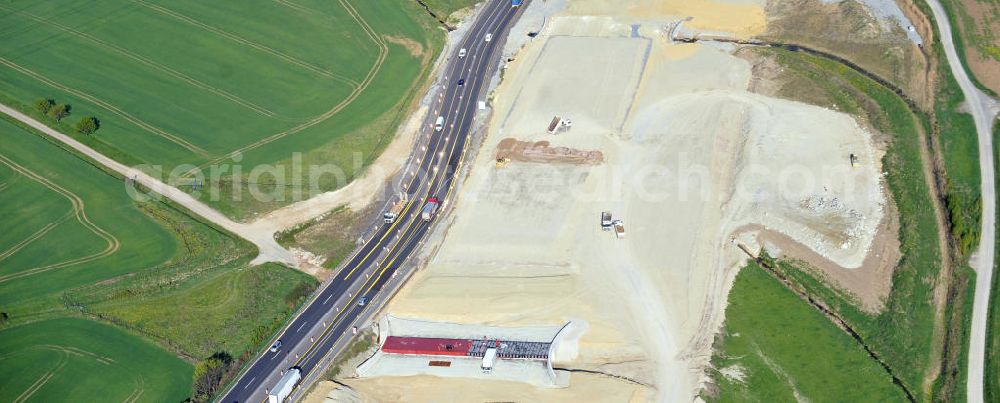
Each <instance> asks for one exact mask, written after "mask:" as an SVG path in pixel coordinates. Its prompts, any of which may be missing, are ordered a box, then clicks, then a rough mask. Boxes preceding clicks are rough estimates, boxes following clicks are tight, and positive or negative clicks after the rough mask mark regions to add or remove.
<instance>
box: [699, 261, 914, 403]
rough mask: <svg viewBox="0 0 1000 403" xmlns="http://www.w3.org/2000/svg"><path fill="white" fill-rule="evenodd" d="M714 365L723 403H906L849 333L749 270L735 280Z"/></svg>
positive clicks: (759, 271) (753, 267) (765, 276)
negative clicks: (795, 402) (791, 402)
mask: <svg viewBox="0 0 1000 403" xmlns="http://www.w3.org/2000/svg"><path fill="white" fill-rule="evenodd" d="M713 366H714V367H715V368H717V369H720V370H722V371H724V372H730V374H732V373H739V374H741V376H742V379H739V378H737V377H733V375H729V376H728V377H727V376H725V375H723V373H713V377H714V379H715V383H716V387H717V388H718V396H715V397H714V399H710V400H717V401H720V402H747V401H758V402H781V401H796V400H797V401H844V402H851V401H854V402H857V401H878V402H891V401H905V400H906V396H905V395H904V394H903V392H902V391H901V390H900V389H899V388H898V387H896V386H895V385H893V384H892V379H891V378H890V377H889V375H887V374H886V373H885V371H884V370H883V369H882V367H880V366H879V365H878V364H877V363H876V362H875V361H873V360H871V359H870V358H869V357H868V354H867V353H866V352H865V351H864V349H862V348H861V346H859V345H858V344H857V343H856V342H855V341H854V340H853V339H852V338H851V337H850V336H849V335H848V334H847V333H845V332H843V331H841V330H840V329H838V328H837V327H836V326H834V325H833V324H832V323H831V322H830V320H829V319H827V318H825V317H824V316H823V315H822V314H821V313H820V312H819V311H817V310H816V309H814V308H813V307H811V306H809V305H808V304H807V303H806V302H805V301H803V300H801V299H799V297H798V296H797V295H795V294H794V293H792V292H791V291H789V290H788V289H787V288H785V286H784V285H782V284H781V283H779V282H778V280H776V279H774V278H772V277H771V276H770V275H769V274H768V273H767V272H766V271H764V269H762V268H760V267H759V266H758V265H757V264H755V263H751V264H750V265H749V266H748V267H745V268H743V269H742V270H741V271H740V273H739V274H738V275H737V276H736V282H735V284H734V285H733V289H732V291H731V292H730V294H729V305H728V306H727V307H726V324H725V333H724V334H723V335H722V336H720V338H719V339H718V341H717V342H716V356H715V357H714V358H713Z"/></svg>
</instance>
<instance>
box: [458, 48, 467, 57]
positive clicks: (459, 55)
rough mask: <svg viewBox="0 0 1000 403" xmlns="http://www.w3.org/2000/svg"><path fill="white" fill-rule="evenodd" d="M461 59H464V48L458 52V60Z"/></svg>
mask: <svg viewBox="0 0 1000 403" xmlns="http://www.w3.org/2000/svg"><path fill="white" fill-rule="evenodd" d="M463 57H465V48H462V49H459V50H458V58H459V59H461V58H463Z"/></svg>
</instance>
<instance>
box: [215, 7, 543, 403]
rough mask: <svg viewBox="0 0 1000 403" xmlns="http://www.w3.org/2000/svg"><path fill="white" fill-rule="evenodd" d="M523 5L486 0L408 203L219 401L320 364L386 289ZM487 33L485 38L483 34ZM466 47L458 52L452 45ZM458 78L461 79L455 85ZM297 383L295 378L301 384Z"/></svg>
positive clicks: (449, 167) (260, 395) (254, 398)
mask: <svg viewBox="0 0 1000 403" xmlns="http://www.w3.org/2000/svg"><path fill="white" fill-rule="evenodd" d="M522 8H523V6H522V7H511V2H510V0H491V1H490V2H489V3H488V4H487V5H486V6H485V8H484V9H483V10H482V11H481V13H480V14H479V16H478V17H477V18H476V20H475V21H474V22H473V24H472V25H471V26H470V27H469V29H468V32H467V34H466V36H465V37H464V38H463V39H462V41H461V42H460V43H459V44H458V46H456V47H455V51H454V52H453V54H452V55H451V56H450V57H449V60H448V64H447V66H446V73H445V76H444V80H443V81H441V84H442V86H443V89H442V91H440V93H439V94H438V97H437V98H436V99H435V100H434V108H433V110H434V113H432V114H431V115H430V116H428V117H427V119H426V122H425V123H426V124H425V125H424V128H423V129H422V132H421V135H426V136H429V139H428V141H426V142H421V141H418V142H417V146H416V147H417V148H416V149H415V150H414V156H415V158H411V164H410V165H408V166H407V168H406V171H404V173H403V176H402V178H401V180H400V184H401V187H402V189H400V190H401V191H402V192H404V193H405V194H406V195H407V200H408V202H407V204H406V205H405V207H404V208H403V211H402V212H401V213H400V216H399V218H397V219H396V221H395V222H394V223H392V224H385V225H382V226H381V227H380V228H378V229H377V230H376V231H375V233H374V235H373V236H372V237H371V238H370V239H369V240H368V242H366V243H365V244H363V245H362V246H361V247H360V248H359V249H358V250H357V251H356V252H355V254H354V255H353V256H352V257H351V258H350V260H349V261H348V263H347V264H346V265H345V266H344V267H343V269H342V270H341V271H340V272H339V273H338V275H337V276H336V277H335V278H333V279H332V280H331V281H329V282H327V283H325V285H324V286H323V288H322V289H321V290H319V291H318V292H317V293H316V294H315V295H314V297H313V298H312V299H311V300H310V301H309V302H307V304H308V305H307V306H306V307H305V308H304V309H302V310H300V313H299V315H298V316H297V317H296V318H295V319H294V320H292V322H291V323H290V324H289V325H288V326H286V327H285V329H284V330H283V331H282V332H281V334H279V336H278V337H277V338H276V339H278V340H281V341H282V346H281V348H280V350H279V351H278V352H277V353H272V352H270V351H268V350H265V351H264V352H262V353H261V354H259V355H258V356H257V357H256V358H255V360H254V361H253V363H252V364H251V365H250V366H249V368H247V369H246V370H245V371H244V372H243V373H242V374H241V375H240V377H239V378H238V379H237V380H236V381H235V382H233V383H232V384H231V385H230V387H229V389H228V390H227V391H226V393H225V394H224V395H223V396H222V398H221V399H220V401H221V402H259V401H262V400H266V390H269V389H270V388H272V387H273V386H274V384H275V383H276V382H277V380H278V379H279V378H280V376H281V374H282V373H283V372H284V371H286V370H288V369H289V368H290V367H293V366H294V367H298V368H300V369H301V371H302V375H303V378H307V377H308V375H309V374H310V372H312V371H314V370H322V369H323V368H320V367H319V364H320V361H321V360H322V359H323V357H324V356H326V355H327V354H328V353H329V352H330V350H331V348H333V347H334V346H335V345H343V344H344V343H338V342H340V341H342V339H343V338H348V337H351V335H352V332H351V329H350V327H351V326H352V323H355V321H356V320H357V319H358V318H359V317H361V316H363V315H372V314H373V312H372V310H373V309H371V308H372V307H370V306H369V305H370V304H365V305H361V304H360V303H359V302H360V301H362V299H364V300H365V301H375V300H376V298H377V297H381V296H384V295H391V294H392V292H393V291H394V290H392V289H389V288H385V285H386V284H387V283H388V282H389V280H390V279H391V278H392V277H393V275H394V273H395V272H396V271H397V270H398V269H400V267H401V266H402V265H403V264H404V263H405V262H406V261H407V258H408V257H409V256H410V255H411V254H412V253H413V252H414V251H415V250H416V249H417V248H419V247H420V245H421V244H422V243H423V242H422V241H423V238H424V236H425V235H426V233H427V232H428V230H429V229H430V227H431V225H433V223H434V219H432V220H430V221H425V220H423V219H422V218H421V216H420V213H421V209H422V207H423V205H424V203H425V202H426V200H427V199H428V198H430V197H436V198H438V199H440V200H441V201H442V206H441V208H440V209H439V210H438V213H437V215H435V218H436V217H437V216H439V215H440V214H441V213H442V212H443V210H445V209H447V208H448V202H449V200H450V198H451V197H452V189H453V185H454V181H455V179H456V175H457V173H458V171H459V168H460V166H461V163H462V159H463V157H464V155H465V149H466V146H467V144H468V143H469V139H470V136H471V130H472V128H473V121H474V118H475V115H476V108H477V104H478V102H479V101H480V100H483V99H482V97H483V95H484V92H485V89H486V86H487V85H488V84H489V80H490V77H492V75H493V73H494V72H495V71H496V69H497V68H498V66H499V65H500V63H501V60H500V53H501V51H502V48H503V44H504V41H505V39H506V37H507V32H508V30H509V28H510V25H511V24H512V23H513V21H514V20H515V19H516V18H517V16H518V15H519V11H520V10H521V9H522ZM488 36H489V37H491V40H489V41H487V40H486V39H487V37H488ZM462 48H465V49H466V50H467V53H466V55H465V57H458V49H462ZM459 80H464V83H463V85H458V81H459ZM437 116H443V117H444V118H445V124H444V128H443V130H441V131H435V130H434V128H433V125H434V121H435V120H436V119H437ZM300 386H301V385H300Z"/></svg>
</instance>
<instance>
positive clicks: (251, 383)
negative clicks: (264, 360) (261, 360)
mask: <svg viewBox="0 0 1000 403" xmlns="http://www.w3.org/2000/svg"><path fill="white" fill-rule="evenodd" d="M255 380H257V377H256V376H255V377H253V378H251V379H250V382H247V386H244V387H243V390H246V389H247V388H249V387H250V385H253V381H255Z"/></svg>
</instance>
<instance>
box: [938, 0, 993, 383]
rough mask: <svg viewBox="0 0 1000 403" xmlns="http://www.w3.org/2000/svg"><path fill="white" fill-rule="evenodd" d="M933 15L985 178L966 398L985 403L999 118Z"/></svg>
mask: <svg viewBox="0 0 1000 403" xmlns="http://www.w3.org/2000/svg"><path fill="white" fill-rule="evenodd" d="M927 3H928V4H930V6H931V11H932V12H933V13H934V20H935V22H936V23H937V27H938V32H940V34H941V44H942V45H943V46H944V53H945V55H947V57H948V64H949V65H950V66H951V73H952V75H954V76H955V80H956V81H958V86H959V87H961V88H962V93H964V94H965V105H966V108H968V110H969V112H970V113H971V114H972V118H973V119H974V120H975V122H976V133H977V134H978V137H979V172H980V173H981V177H982V184H981V185H980V186H981V188H982V198H983V199H982V200H983V215H982V217H983V222H982V224H983V228H982V238H981V240H980V241H979V250H978V251H976V253H975V254H974V256H973V258H972V261H971V262H969V263H970V264H971V265H972V267H973V268H974V269H976V293H975V301H974V302H973V305H972V332H971V333H970V337H971V340H970V341H969V375H968V376H969V378H968V380H967V384H966V387H967V389H968V390H967V396H968V398H969V401H970V402H981V401H983V360H984V359H985V358H986V357H985V352H986V324H987V317H988V313H989V301H990V285H991V284H992V283H993V282H992V277H993V256H994V253H995V251H994V250H993V246H994V245H995V237H996V233H995V229H996V189H994V183H996V182H995V179H994V170H993V139H992V131H993V122H994V117H995V116H996V114H997V102H996V101H995V100H993V99H992V98H990V97H989V96H987V95H986V94H984V93H983V92H982V91H980V90H979V89H978V88H976V87H975V86H974V85H973V84H972V80H969V76H968V75H967V74H966V73H965V69H964V68H962V61H961V59H959V57H958V52H956V51H955V44H954V42H953V41H952V33H951V25H950V23H949V22H948V15H947V14H946V13H945V11H944V8H943V7H941V3H940V2H938V1H937V0H930V1H928V2H927Z"/></svg>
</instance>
